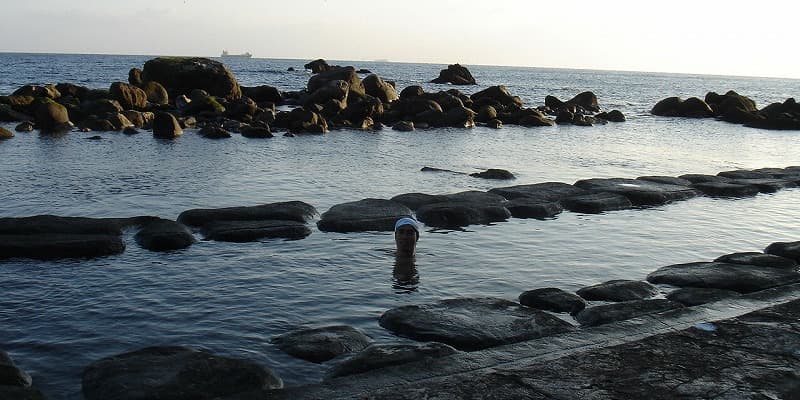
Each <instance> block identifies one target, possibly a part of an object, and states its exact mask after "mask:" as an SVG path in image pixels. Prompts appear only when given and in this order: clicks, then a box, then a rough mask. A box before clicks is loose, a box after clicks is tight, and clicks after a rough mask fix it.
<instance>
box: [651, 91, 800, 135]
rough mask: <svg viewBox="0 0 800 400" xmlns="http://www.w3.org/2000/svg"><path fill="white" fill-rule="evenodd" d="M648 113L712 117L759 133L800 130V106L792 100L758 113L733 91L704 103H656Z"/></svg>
mask: <svg viewBox="0 0 800 400" xmlns="http://www.w3.org/2000/svg"><path fill="white" fill-rule="evenodd" d="M651 113H652V114H655V115H661V116H666V117H687V118H712V117H715V118H718V119H720V120H722V121H726V122H731V123H735V124H743V125H745V126H749V127H753V128H761V129H776V130H800V105H799V104H797V102H796V101H795V99H794V98H788V99H786V101H784V102H783V103H772V104H770V105H768V106H766V107H764V108H762V109H760V110H759V109H758V107H756V103H755V101H753V100H752V99H750V98H749V97H746V96H742V95H740V94H739V93H736V92H735V91H733V90H730V91H728V92H727V93H725V94H723V95H720V94H717V93H715V92H709V93H708V94H706V96H705V99H699V98H697V97H690V98H688V99H686V100H683V99H681V98H679V97H668V98H666V99H664V100H661V101H659V102H658V103H656V105H655V106H654V107H653V109H652V110H651Z"/></svg>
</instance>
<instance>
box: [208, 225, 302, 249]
mask: <svg viewBox="0 0 800 400" xmlns="http://www.w3.org/2000/svg"><path fill="white" fill-rule="evenodd" d="M201 231H202V233H203V236H204V237H205V238H206V239H208V240H216V241H220V242H238V243H243V242H254V241H258V240H261V239H291V240H297V239H303V238H305V237H307V236H308V235H310V234H311V228H309V226H308V225H306V224H305V223H303V222H297V221H285V220H258V221H212V222H209V223H207V224H205V225H203V228H202V229H201Z"/></svg>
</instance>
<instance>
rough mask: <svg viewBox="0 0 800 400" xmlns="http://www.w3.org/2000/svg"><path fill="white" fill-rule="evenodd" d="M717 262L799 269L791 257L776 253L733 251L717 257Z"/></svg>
mask: <svg viewBox="0 0 800 400" xmlns="http://www.w3.org/2000/svg"><path fill="white" fill-rule="evenodd" d="M714 261H715V262H724V263H731V264H745V265H757V266H759V267H772V268H779V269H787V270H797V262H796V261H795V260H793V259H791V258H786V257H781V256H777V255H774V254H765V253H758V252H747V253H733V254H726V255H724V256H720V257H717V259H716V260H714Z"/></svg>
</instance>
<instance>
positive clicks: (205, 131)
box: [197, 125, 231, 139]
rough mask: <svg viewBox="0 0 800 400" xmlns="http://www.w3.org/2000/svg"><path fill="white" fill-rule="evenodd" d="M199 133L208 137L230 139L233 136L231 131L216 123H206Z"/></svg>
mask: <svg viewBox="0 0 800 400" xmlns="http://www.w3.org/2000/svg"><path fill="white" fill-rule="evenodd" d="M197 133H198V134H199V135H200V136H202V137H204V138H206V139H228V138H230V137H231V133H230V132H228V131H226V130H225V129H223V128H222V127H220V126H216V125H206V126H204V127H202V128H200V131H199V132H197Z"/></svg>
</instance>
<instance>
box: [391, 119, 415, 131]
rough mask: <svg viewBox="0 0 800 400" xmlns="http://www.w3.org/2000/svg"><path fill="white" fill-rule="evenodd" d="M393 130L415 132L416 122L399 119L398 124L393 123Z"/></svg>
mask: <svg viewBox="0 0 800 400" xmlns="http://www.w3.org/2000/svg"><path fill="white" fill-rule="evenodd" d="M392 130H395V131H400V132H413V131H414V123H413V122H411V121H399V122H397V123H396V124H394V125H392Z"/></svg>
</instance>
